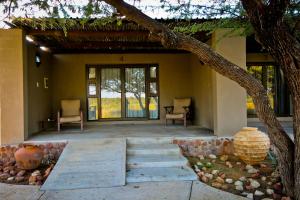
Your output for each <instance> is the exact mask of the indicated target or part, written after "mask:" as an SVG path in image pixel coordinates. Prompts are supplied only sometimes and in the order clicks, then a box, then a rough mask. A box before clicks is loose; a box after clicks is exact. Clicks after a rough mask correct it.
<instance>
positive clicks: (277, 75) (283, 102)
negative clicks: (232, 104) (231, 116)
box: [247, 64, 290, 117]
mask: <svg viewBox="0 0 300 200" xmlns="http://www.w3.org/2000/svg"><path fill="white" fill-rule="evenodd" d="M247 70H248V72H249V73H250V74H251V75H253V76H254V77H255V78H256V79H258V80H259V81H261V83H262V85H263V86H264V87H265V89H266V90H267V95H268V98H269V101H270V104H271V107H272V108H273V109H274V111H275V113H276V114H277V115H278V116H287V115H289V113H290V108H289V105H290V102H289V94H288V90H287V86H286V84H285V80H284V77H283V75H282V73H281V70H280V69H279V67H277V66H275V65H272V64H249V65H248V66H247ZM247 114H248V117H256V111H255V107H254V103H253V100H252V98H251V97H250V96H249V95H248V96H247Z"/></svg>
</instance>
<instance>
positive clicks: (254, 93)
mask: <svg viewBox="0 0 300 200" xmlns="http://www.w3.org/2000/svg"><path fill="white" fill-rule="evenodd" d="M105 1H106V2H107V3H109V4H111V5H112V6H114V7H115V8H117V9H118V10H119V11H120V12H121V13H122V14H124V15H125V16H126V17H127V18H129V19H131V20H133V21H135V22H136V23H138V24H140V25H142V26H143V27H145V28H147V29H148V30H149V31H150V32H151V34H152V35H155V36H156V37H158V38H159V39H160V40H161V43H162V44H163V45H164V46H165V47H167V48H174V49H182V50H187V51H189V52H192V53H193V54H195V55H196V56H198V58H199V59H200V60H201V61H202V62H203V63H205V64H207V65H208V66H210V67H211V68H212V69H214V70H215V71H217V72H218V73H220V74H222V75H223V76H226V77H227V78H229V79H231V80H233V81H235V82H237V83H238V84H239V85H240V86H242V87H243V88H245V89H246V91H247V93H248V94H249V95H250V96H251V97H252V98H253V101H254V104H255V108H256V111H257V115H258V117H259V119H260V120H261V121H262V122H264V124H265V125H266V126H267V128H268V134H269V136H270V139H271V142H272V143H273V144H274V146H275V148H276V149H277V152H278V159H279V166H280V172H281V175H282V179H283V183H284V185H285V188H286V189H287V192H288V194H289V195H291V196H293V188H294V187H293V186H294V184H293V183H294V182H293V174H294V173H293V172H294V171H293V162H291V161H292V160H293V155H294V153H293V149H294V143H293V141H292V140H291V139H290V138H289V136H288V135H287V134H286V133H285V131H284V129H283V127H282V126H281V124H280V123H279V121H278V120H277V118H276V116H275V113H274V111H273V110H272V108H271V106H270V103H269V100H268V97H267V93H266V90H265V89H264V87H263V86H262V84H261V83H260V82H259V81H257V80H256V79H255V78H254V77H253V76H251V75H250V74H249V73H247V72H246V71H245V70H244V69H242V68H240V67H239V66H237V65H235V64H233V63H231V62H230V61H228V60H226V59H225V58H223V57H222V56H221V55H219V54H218V53H216V52H215V51H214V50H213V49H211V48H210V47H209V46H208V45H206V44H205V43H202V42H200V41H198V40H196V39H195V38H192V37H190V36H186V35H183V34H179V33H175V32H173V31H171V30H170V29H168V28H167V27H165V26H164V25H162V24H160V23H159V22H157V21H155V20H153V19H151V18H150V17H148V16H146V15H145V14H143V13H142V12H141V11H140V10H138V9H137V8H135V7H134V6H131V5H129V4H127V3H125V2H124V1H120V0H105ZM289 188H291V189H289Z"/></svg>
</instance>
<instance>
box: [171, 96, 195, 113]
mask: <svg viewBox="0 0 300 200" xmlns="http://www.w3.org/2000/svg"><path fill="white" fill-rule="evenodd" d="M190 105H191V98H184V99H174V110H173V113H185V110H184V108H183V107H188V106H190Z"/></svg>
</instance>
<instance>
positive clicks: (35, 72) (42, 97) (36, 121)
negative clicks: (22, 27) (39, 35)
mask: <svg viewBox="0 0 300 200" xmlns="http://www.w3.org/2000/svg"><path fill="white" fill-rule="evenodd" d="M26 46H27V52H28V53H27V54H28V55H27V56H28V57H27V58H28V65H27V68H28V69H27V71H28V72H27V73H28V79H27V84H28V133H29V135H31V134H33V133H37V132H39V131H41V129H42V125H41V121H47V118H49V117H50V116H51V108H52V104H51V88H52V87H51V83H50V84H49V88H45V87H44V78H48V80H49V81H51V79H52V78H51V58H52V55H51V54H50V53H48V52H44V51H41V50H40V49H39V48H38V47H36V46H35V45H34V44H32V43H29V42H27V45H26ZM36 53H39V55H40V56H41V65H40V66H38V67H37V65H36V63H35V55H36Z"/></svg>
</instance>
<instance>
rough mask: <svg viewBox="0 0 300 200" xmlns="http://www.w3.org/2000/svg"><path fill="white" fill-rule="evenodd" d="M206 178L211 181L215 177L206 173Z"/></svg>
mask: <svg viewBox="0 0 300 200" xmlns="http://www.w3.org/2000/svg"><path fill="white" fill-rule="evenodd" d="M204 176H206V177H207V178H209V179H210V180H211V179H213V178H214V176H213V175H212V174H210V173H205V174H204Z"/></svg>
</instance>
